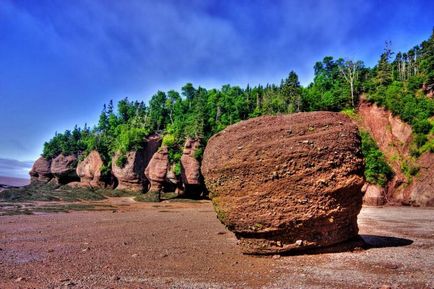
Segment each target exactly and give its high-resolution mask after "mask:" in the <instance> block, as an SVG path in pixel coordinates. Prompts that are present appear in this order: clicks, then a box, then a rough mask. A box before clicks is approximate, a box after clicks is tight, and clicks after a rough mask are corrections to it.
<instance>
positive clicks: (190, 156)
mask: <svg viewBox="0 0 434 289" xmlns="http://www.w3.org/2000/svg"><path fill="white" fill-rule="evenodd" d="M198 149H200V141H199V140H196V139H190V138H188V139H187V140H186V142H185V145H184V150H183V152H182V156H181V177H182V182H183V183H184V188H185V194H187V195H190V196H194V195H197V194H200V192H201V191H202V177H201V173H200V162H199V160H197V158H196V156H195V153H196V152H197V150H198Z"/></svg>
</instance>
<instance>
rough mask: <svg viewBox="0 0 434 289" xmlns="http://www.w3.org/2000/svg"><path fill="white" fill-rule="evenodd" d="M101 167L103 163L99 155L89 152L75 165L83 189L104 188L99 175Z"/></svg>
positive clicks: (95, 152) (103, 182) (102, 180)
mask: <svg viewBox="0 0 434 289" xmlns="http://www.w3.org/2000/svg"><path fill="white" fill-rule="evenodd" d="M103 165H104V163H103V161H102V159H101V156H100V155H99V153H98V152H97V151H91V152H90V153H89V155H88V156H87V157H86V158H85V159H84V160H82V161H81V162H79V163H78V165H77V175H78V176H79V177H80V185H81V186H85V187H104V186H105V181H104V179H103V177H102V175H101V169H102V168H103Z"/></svg>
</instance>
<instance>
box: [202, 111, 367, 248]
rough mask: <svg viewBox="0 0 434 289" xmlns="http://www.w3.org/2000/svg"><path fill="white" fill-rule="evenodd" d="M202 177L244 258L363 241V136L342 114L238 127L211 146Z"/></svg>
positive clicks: (264, 119)
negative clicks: (359, 235)
mask: <svg viewBox="0 0 434 289" xmlns="http://www.w3.org/2000/svg"><path fill="white" fill-rule="evenodd" d="M202 173H203V175H204V177H205V183H206V186H207V188H208V190H209V191H210V197H211V198H212V201H213V204H214V208H215V210H216V211H217V215H218V217H219V219H220V220H221V221H222V222H223V223H224V224H225V225H226V226H227V227H228V228H229V229H230V230H232V231H233V232H234V233H235V234H236V236H237V237H238V238H239V239H240V245H241V247H242V250H243V252H244V253H260V254H267V253H278V252H285V251H291V250H302V249H305V248H310V247H320V246H329V245H333V244H336V243H339V242H342V241H345V240H348V239H350V238H353V237H355V236H357V233H358V227H357V215H358V213H359V211H360V209H361V206H362V193H361V188H362V185H363V182H364V180H363V159H362V156H361V151H360V138H359V136H358V130H357V127H356V126H355V125H354V124H352V123H351V121H350V120H349V119H348V118H346V117H345V116H343V115H341V114H339V113H332V112H312V113H297V114H292V115H287V116H274V117H273V116H265V117H259V118H254V119H250V120H247V121H243V122H240V123H238V124H235V125H232V126H230V127H228V128H226V129H225V130H224V131H222V132H220V133H218V134H216V135H215V136H213V137H212V138H211V139H210V140H209V142H208V145H207V147H206V149H205V154H204V158H203V162H202Z"/></svg>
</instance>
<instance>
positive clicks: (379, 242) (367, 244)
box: [281, 235, 413, 256]
mask: <svg viewBox="0 0 434 289" xmlns="http://www.w3.org/2000/svg"><path fill="white" fill-rule="evenodd" d="M412 243H413V241H412V240H410V239H404V238H398V237H388V236H377V235H359V236H357V237H355V238H353V239H351V240H348V241H346V242H343V243H340V244H336V245H333V246H329V247H325V248H311V249H306V250H303V251H295V252H288V253H283V254H281V255H282V256H295V255H304V254H308V255H315V254H323V253H341V252H353V251H355V252H357V251H364V250H369V249H374V248H387V247H401V246H408V245H411V244H412Z"/></svg>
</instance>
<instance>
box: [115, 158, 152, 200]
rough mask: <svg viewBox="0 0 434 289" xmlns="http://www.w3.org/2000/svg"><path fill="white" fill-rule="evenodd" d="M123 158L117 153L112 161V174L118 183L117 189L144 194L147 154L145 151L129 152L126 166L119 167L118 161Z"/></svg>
mask: <svg viewBox="0 0 434 289" xmlns="http://www.w3.org/2000/svg"><path fill="white" fill-rule="evenodd" d="M120 157H122V156H121V154H119V153H117V154H116V155H115V156H114V158H113V160H112V173H113V175H114V176H115V177H116V179H117V181H118V186H117V187H116V189H118V190H125V191H130V192H143V190H144V188H143V186H144V183H145V182H146V179H145V178H144V175H143V171H144V170H145V153H144V151H143V150H137V151H131V152H128V153H127V154H126V155H125V156H124V157H125V158H126V160H125V162H124V164H122V165H118V164H117V163H118V159H119V158H120Z"/></svg>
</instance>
